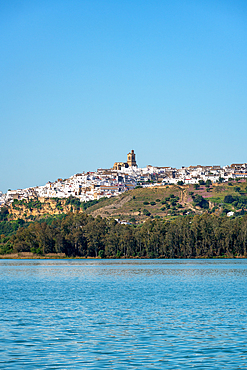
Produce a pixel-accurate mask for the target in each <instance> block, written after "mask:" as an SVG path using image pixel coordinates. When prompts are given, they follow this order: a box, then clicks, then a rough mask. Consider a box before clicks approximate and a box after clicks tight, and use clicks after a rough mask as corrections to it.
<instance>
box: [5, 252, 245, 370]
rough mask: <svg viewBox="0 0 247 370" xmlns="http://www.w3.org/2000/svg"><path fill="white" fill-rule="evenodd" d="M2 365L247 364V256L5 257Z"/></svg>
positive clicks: (187, 366) (242, 366)
mask: <svg viewBox="0 0 247 370" xmlns="http://www.w3.org/2000/svg"><path fill="white" fill-rule="evenodd" d="M0 293H1V294H0V300H1V302H0V328H1V330H0V368H1V369H4V370H7V369H25V370H28V369H214V370H215V369H231V370H234V369H247V314H246V312H247V260H246V259H222V260H219V259H217V260H178V259H177V260H165V259H164V260H133V259H131V260H130V259H126V260H122V259H121V260H95V259H94V260H91V259H86V260H79V259H74V260H73V259H64V260H0Z"/></svg>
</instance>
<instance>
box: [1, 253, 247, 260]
mask: <svg viewBox="0 0 247 370" xmlns="http://www.w3.org/2000/svg"><path fill="white" fill-rule="evenodd" d="M6 259H19V260H23V259H24V260H27V259H33V260H42V259H44V260H45V259H56V260H62V259H71V260H76V259H83V260H87V259H95V260H107V259H109V260H128V259H136V260H138V259H140V260H151V259H152V260H153V259H155V260H159V259H173V260H178V259H182V260H186V259H193V260H198V259H208V260H209V259H247V256H214V257H203V256H201V257H190V258H181V257H173V258H168V257H158V258H149V257H138V256H129V257H127V258H125V257H120V258H115V257H108V258H101V257H82V256H75V257H69V256H66V255H65V254H64V253H59V254H56V253H48V254H46V255H36V254H33V253H31V252H22V253H11V254H2V255H0V260H6Z"/></svg>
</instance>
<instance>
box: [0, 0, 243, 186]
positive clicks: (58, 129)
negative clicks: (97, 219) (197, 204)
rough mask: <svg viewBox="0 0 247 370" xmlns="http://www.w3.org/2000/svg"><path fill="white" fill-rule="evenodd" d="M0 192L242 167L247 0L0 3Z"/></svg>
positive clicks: (21, 1) (62, 0)
mask: <svg viewBox="0 0 247 370" xmlns="http://www.w3.org/2000/svg"><path fill="white" fill-rule="evenodd" d="M0 54H1V57H0V76H1V78H0V94H1V96H0V143H1V144H0V190H2V191H4V192H6V191H7V189H8V188H10V189H17V188H24V187H29V186H35V185H42V184H45V183H46V182H47V181H49V180H50V181H54V180H56V179H57V178H58V177H62V178H67V177H69V176H71V175H73V174H74V173H78V172H82V171H94V170H96V169H97V168H99V167H102V168H109V167H112V165H113V163H114V162H115V161H124V160H126V154H127V153H128V152H129V151H130V150H131V149H135V152H136V154H137V162H138V165H139V167H144V166H146V165H148V164H153V165H159V166H161V165H164V166H174V167H181V166H183V165H184V166H187V165H191V164H193V165H196V164H204V165H206V164H220V165H225V164H230V163H234V162H240V163H242V162H247V151H246V133H247V2H246V1H240V0H232V1H230V0H202V1H198V0H167V1H164V0H152V1H150V0H131V1H130V0H127V1H121V0H119V1H116V0H114V1H113V0H104V1H102V0H100V1H97V0H78V1H77V0H46V1H45V0H37V1H32V0H30V1H29V0H19V1H17V0H11V1H7V0H5V1H1V2H0Z"/></svg>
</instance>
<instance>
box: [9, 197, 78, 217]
mask: <svg viewBox="0 0 247 370" xmlns="http://www.w3.org/2000/svg"><path fill="white" fill-rule="evenodd" d="M65 203H66V199H59V200H57V199H52V198H37V199H36V200H35V202H32V203H30V202H13V203H11V204H10V206H9V207H8V211H9V215H10V217H9V219H11V220H17V219H18V218H21V219H26V218H30V216H33V217H35V218H36V217H42V216H44V215H47V214H49V215H59V214H62V213H67V212H69V211H71V210H72V211H74V210H75V207H74V206H73V205H70V204H67V205H66V204H65ZM79 212H83V210H82V209H79Z"/></svg>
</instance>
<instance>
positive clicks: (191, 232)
mask: <svg viewBox="0 0 247 370" xmlns="http://www.w3.org/2000/svg"><path fill="white" fill-rule="evenodd" d="M2 222H3V223H4V222H5V221H2ZM2 225H3V224H2ZM17 227H19V228H18V229H17ZM9 229H10V233H9V237H6V236H5V235H3V234H2V235H1V241H0V251H1V253H9V252H11V251H13V252H30V251H31V252H33V253H36V254H47V253H65V254H66V255H67V256H82V257H101V258H102V257H112V258H118V257H126V258H127V257H131V256H133V257H136V256H138V257H141V258H159V257H163V258H196V257H221V256H226V257H234V256H246V245H247V215H245V216H243V217H238V218H235V219H229V218H228V217H226V216H221V217H217V216H215V215H210V214H207V213H205V214H203V215H201V216H198V215H195V216H190V215H188V216H184V217H178V218H177V219H176V220H174V221H164V220H160V219H155V220H151V219H150V220H148V221H146V222H145V223H144V224H142V225H140V226H131V225H121V224H119V223H117V222H116V221H115V220H112V219H111V220H108V219H103V218H101V217H97V218H93V217H92V216H89V215H87V214H82V213H69V214H67V215H65V216H64V217H60V218H54V219H53V220H52V221H51V220H50V219H49V220H48V221H43V222H30V223H28V224H25V225H23V224H22V223H21V222H20V223H17V222H16V224H15V226H13V228H12V229H11V228H9V227H8V228H6V227H5V228H4V227H2V233H3V232H5V231H6V234H7V233H8V230H9Z"/></svg>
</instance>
